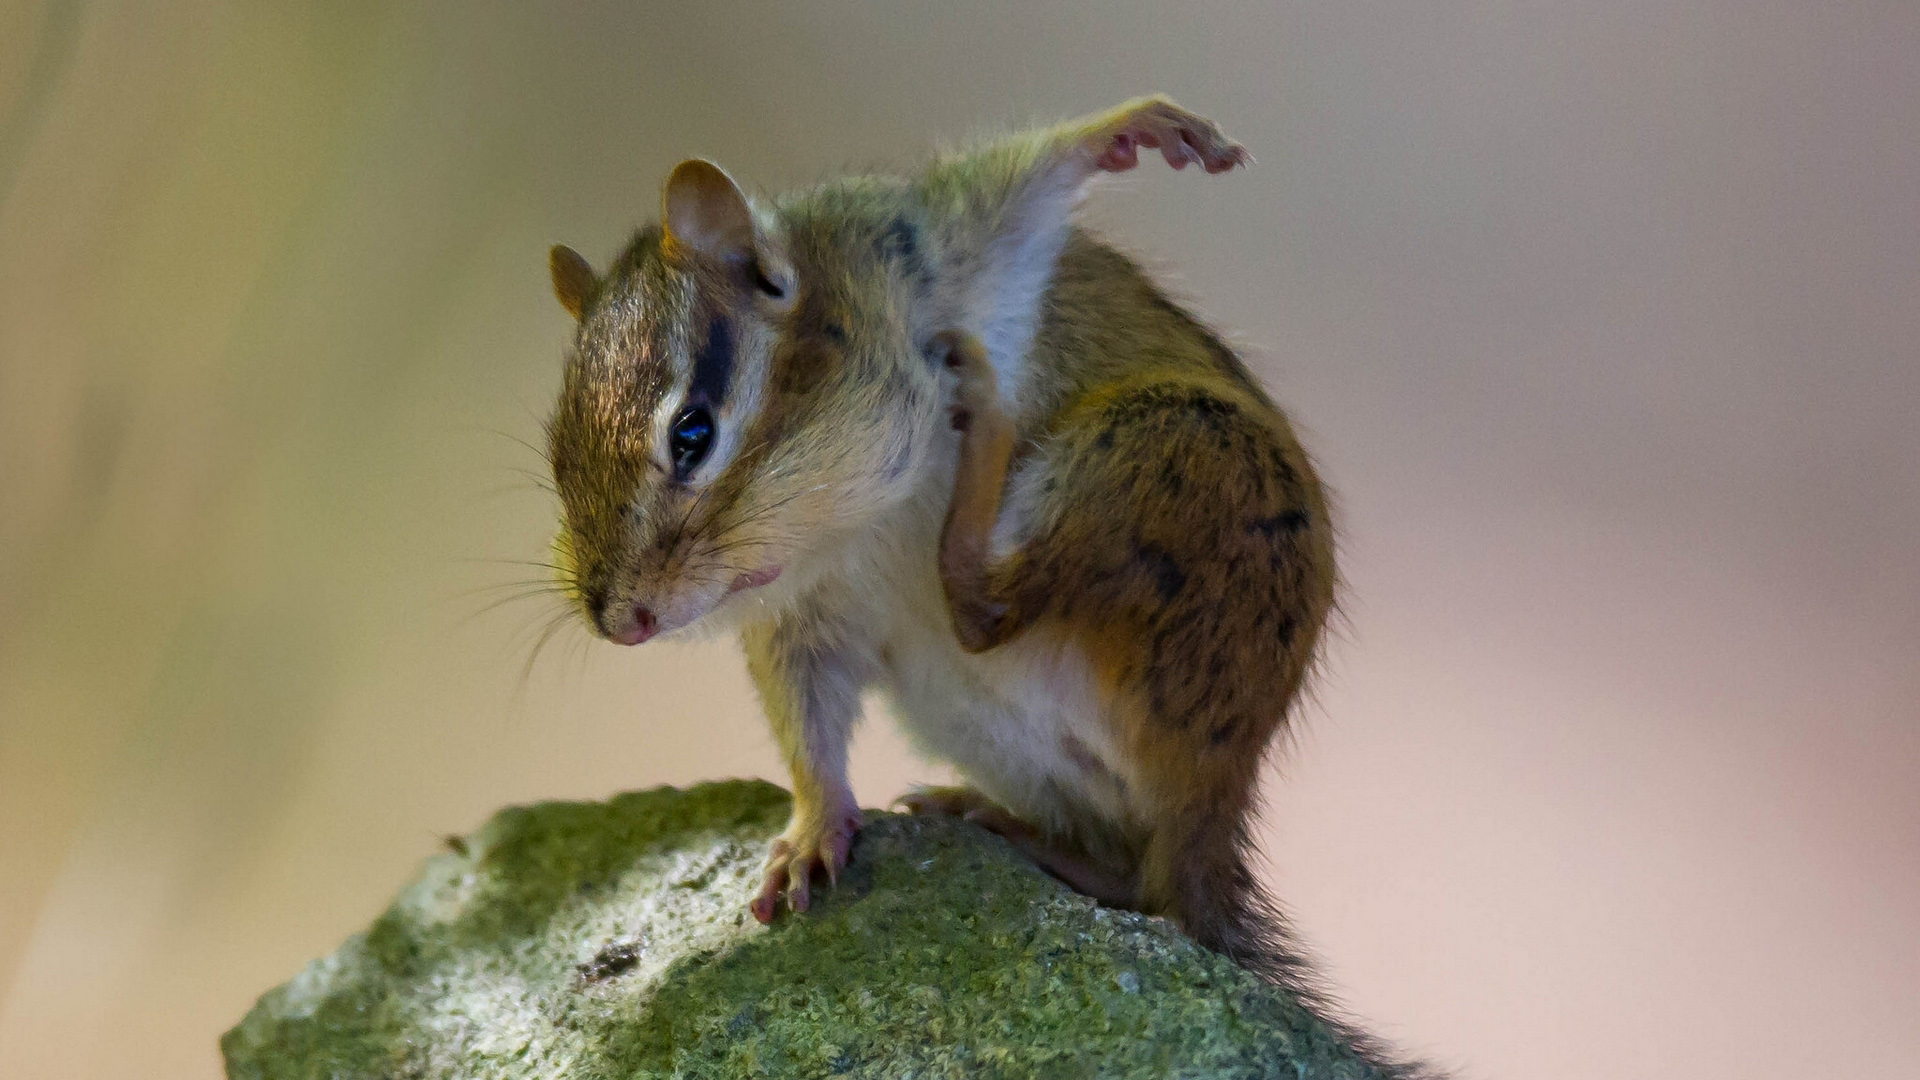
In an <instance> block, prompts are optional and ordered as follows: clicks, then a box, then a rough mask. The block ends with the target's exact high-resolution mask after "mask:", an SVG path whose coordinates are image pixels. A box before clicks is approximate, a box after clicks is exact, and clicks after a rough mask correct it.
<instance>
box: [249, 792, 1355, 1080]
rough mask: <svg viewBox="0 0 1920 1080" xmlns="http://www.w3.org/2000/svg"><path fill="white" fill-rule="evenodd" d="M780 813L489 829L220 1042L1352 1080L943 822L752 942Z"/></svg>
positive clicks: (721, 1068) (428, 1057)
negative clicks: (760, 885)
mask: <svg viewBox="0 0 1920 1080" xmlns="http://www.w3.org/2000/svg"><path fill="white" fill-rule="evenodd" d="M786 816H787V795H786V793H785V792H784V791H781V790H780V789H779V788H777V787H774V786H772V785H770V784H764V783H759V782H750V781H735V782H727V783H718V784H705V785H701V786H699V787H695V788H692V789H690V790H687V791H676V790H673V789H670V788H661V789H656V790H653V791H643V792H635V793H631V794H627V795H621V796H619V797H617V798H615V799H613V800H611V801H609V802H605V803H547V804H542V805H539V806H532V807H523V808H515V809H510V810H505V811H502V812H501V813H500V814H498V815H496V816H495V817H494V818H493V820H492V821H490V822H488V823H487V824H486V825H485V826H484V827H482V828H481V829H480V830H479V831H478V832H476V833H474V834H473V835H472V836H470V837H467V838H465V840H464V842H463V843H455V844H454V845H453V846H454V847H455V848H456V849H460V848H464V850H455V851H450V852H448V853H446V854H442V855H437V856H434V857H433V858H431V859H429V860H427V862H426V865H425V867H424V869H423V870H422V872H421V874H420V876H419V878H418V879H417V880H416V881H415V882H414V883H413V884H411V885H409V886H408V887H407V889H406V890H405V891H404V892H403V893H402V894H401V895H400V897H399V899H398V900H396V901H395V902H394V904H393V906H392V907H391V908H390V909H388V911H387V912H386V914H384V915H382V916H381V917H380V918H379V919H378V920H377V921H376V922H375V923H374V924H373V926H372V927H371V928H369V929H368V930H367V931H366V932H365V933H363V934H360V935H358V936H355V937H353V938H351V939H349V940H348V941H347V942H346V944H345V945H343V946H341V948H340V950H339V951H338V952H336V953H334V954H333V955H332V956H329V957H327V958H325V959H322V960H317V961H315V962H313V963H312V964H310V965H308V966H307V968H306V970H304V971H302V972H301V973H300V974H298V975H296V976H295V977H294V978H293V979H292V981H290V982H288V983H287V984H286V985H284V986H281V987H279V988H277V989H275V990H272V991H270V992H268V993H267V995H266V996H265V997H262V998H261V999H260V1001H259V1003H258V1004H257V1005H255V1006H254V1008H253V1010H252V1011H251V1012H250V1013H248V1014H247V1016H246V1018H245V1019H244V1020H242V1021H241V1022H240V1024H239V1025H238V1026H237V1027H235V1028H234V1029H233V1030H232V1031H229V1032H228V1033H227V1034H226V1036H225V1037H224V1038H223V1039H222V1040H221V1050H222V1051H223V1053H224V1054H225V1057H226V1065H227V1075H228V1076H229V1077H230V1078H233V1080H242V1078H247V1080H251V1078H262V1080H267V1078H273V1080H278V1078H293V1077H299V1078H314V1080H319V1078H328V1080H332V1078H341V1080H345V1078H359V1077H365V1078H369V1080H371V1078H376V1077H377V1078H382V1080H402V1078H406V1080H411V1078H420V1080H425V1078H439V1077H462V1078H468V1080H494V1078H499V1080H508V1078H512V1080H520V1078H532V1077H542V1078H557V1077H566V1078H580V1080H587V1078H591V1080H600V1078H613V1077H619V1078H622V1080H625V1078H631V1077H653V1076H687V1077H707V1076H716V1077H718V1076H726V1077H737V1076H769V1077H774V1076H778V1077H785V1076H795V1077H813V1076H820V1077H826V1076H851V1077H886V1078H889V1080H895V1078H902V1077H917V1078H933V1077H980V1076H987V1077H998V1076H1004V1077H1024V1076H1046V1077H1095V1076H1098V1077H1185V1076H1192V1077H1200V1076H1205V1077H1255V1076H1260V1077H1265V1076H1286V1077H1291V1078H1305V1077H1329V1078H1335V1077H1337V1078H1348V1077H1369V1076H1374V1075H1376V1073H1375V1072H1374V1071H1373V1070H1372V1069H1371V1068H1370V1067H1369V1066H1368V1065H1366V1064H1365V1063H1364V1062H1362V1061H1361V1060H1360V1059H1358V1058H1357V1057H1355V1056H1354V1054H1353V1052H1352V1051H1351V1049H1350V1048H1349V1047H1348V1046H1346V1045H1345V1044H1344V1043H1342V1042H1341V1040H1340V1038H1339V1036H1338V1035H1337V1033H1335V1032H1334V1031H1332V1030H1330V1029H1329V1028H1328V1027H1327V1026H1326V1025H1324V1024H1322V1023H1321V1022H1320V1021H1319V1020H1318V1019H1316V1018H1315V1017H1314V1016H1313V1014H1311V1013H1310V1012H1308V1011H1307V1010H1306V1009H1304V1008H1302V1007H1301V1006H1300V1005H1299V1004H1297V1003H1296V1002H1294V1001H1293V1000H1292V999H1291V998H1289V997H1287V996H1286V995H1285V994H1283V993H1281V992H1279V991H1277V990H1274V989H1272V988H1270V987H1268V986H1267V985H1265V984H1263V983H1261V982H1260V981H1258V980H1257V979H1255V978H1253V977H1252V976H1250V975H1248V974H1247V973H1245V972H1244V971H1242V970H1240V969H1239V968H1237V967H1235V966H1234V965H1233V964H1231V963H1229V962H1228V961H1226V960H1224V959H1222V958H1221V957H1219V956H1216V955H1214V954H1212V953H1209V952H1207V951H1205V950H1203V949H1200V948H1199V947H1197V946H1195V945H1193V944H1192V943H1191V942H1189V941H1188V940H1187V939H1186V938H1184V937H1183V936H1181V935H1180V934H1179V932H1178V931H1176V930H1175V929H1173V928H1172V927H1171V926H1169V925H1167V924H1165V923H1164V922H1162V921H1160V920H1156V919H1150V918H1146V917H1144V916H1139V915H1134V914H1130V913H1126V912H1117V911H1110V910H1106V909H1103V908H1097V907H1095V906H1094V905H1093V904H1092V902H1091V901H1088V900H1086V899H1085V898H1083V897H1080V896H1077V895H1075V894H1074V893H1072V892H1069V891H1068V890H1066V889H1065V888H1063V887H1062V886H1060V885H1059V884H1057V883H1056V882H1054V881H1053V880H1052V879H1050V878H1048V877H1046V876H1045V875H1043V874H1041V873H1040V872H1039V871H1038V870H1036V869H1034V868H1033V867H1032V866H1031V865H1030V864H1029V863H1027V862H1026V861H1025V860H1023V859H1022V858H1021V857H1020V856H1018V855H1017V854H1016V853H1015V852H1014V851H1013V849H1012V848H1010V847H1009V846H1007V845H1006V844H1005V843H1003V842H1002V841H1000V840H998V839H997V838H994V837H991V836H988V835H987V834H985V833H983V832H981V831H980V830H978V829H976V828H975V827H973V826H971V825H966V824H962V823H959V822H955V821H951V820H946V819H934V818H913V817H904V816H900V815H894V814H879V813H869V815H868V817H867V826H866V828H865V831H864V832H863V833H862V834H861V836H860V838H859V840H858V841H857V843H856V844H855V846H854V849H853V861H852V864H851V865H850V866H849V867H848V868H847V870H846V872H845V873H843V874H842V876H841V878H840V883H839V887H838V888H836V889H832V890H824V891H821V892H816V894H815V896H816V899H815V904H814V908H813V910H812V911H811V912H809V913H807V914H806V915H803V916H800V917H797V918H796V917H791V916H789V917H785V918H783V919H781V920H780V921H779V922H777V923H776V924H775V925H774V926H772V927H762V926H760V925H758V924H756V923H755V922H754V921H753V920H752V919H751V918H750V917H748V915H747V913H746V912H747V901H748V899H749V897H750V896H751V895H752V893H753V891H754V887H755V885H756V884H757V882H758V876H759V874H758V871H759V866H760V861H761V856H762V853H763V852H764V850H765V846H766V842H767V840H768V839H769V838H770V837H771V836H772V835H773V834H774V833H776V832H777V831H778V830H779V829H780V828H781V827H782V826H783V825H784V824H785V821H786Z"/></svg>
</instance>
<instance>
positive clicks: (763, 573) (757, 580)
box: [727, 566, 780, 596]
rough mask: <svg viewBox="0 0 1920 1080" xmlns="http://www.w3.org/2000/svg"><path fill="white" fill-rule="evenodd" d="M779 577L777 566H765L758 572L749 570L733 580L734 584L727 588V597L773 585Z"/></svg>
mask: <svg viewBox="0 0 1920 1080" xmlns="http://www.w3.org/2000/svg"><path fill="white" fill-rule="evenodd" d="M779 576H780V568H779V567H777V566H763V567H761V568H760V569H758V570H749V571H747V572H746V573H744V574H740V575H738V576H736V577H735V578H734V579H733V583H732V584H730V585H728V586H727V595H728V596H732V595H733V594H734V593H737V592H745V591H746V590H748V589H757V588H759V587H760V586H762V585H771V584H772V583H773V579H774V578H777V577H779Z"/></svg>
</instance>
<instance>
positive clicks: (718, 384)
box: [687, 316, 733, 410]
mask: <svg viewBox="0 0 1920 1080" xmlns="http://www.w3.org/2000/svg"><path fill="white" fill-rule="evenodd" d="M732 381H733V327H732V326H730V325H728V323H727V320H725V319H723V318H720V317H719V316H715V317H714V319H713V321H712V322H710V323H708V324H707V340H706V341H704V342H702V343H701V344H700V348H699V349H698V350H697V351H696V352H695V353H694V354H693V375H692V377H691V378H690V379H688V381H687V400H688V401H699V402H705V403H706V405H707V407H708V408H709V409H714V410H718V409H719V408H720V406H721V405H722V404H723V403H725V402H726V400H727V387H728V385H729V384H730V383H731V382H732Z"/></svg>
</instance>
